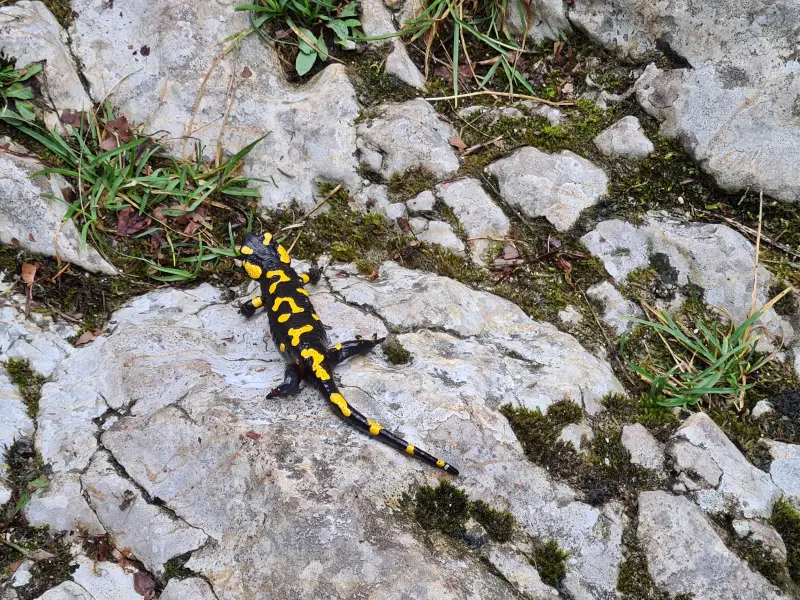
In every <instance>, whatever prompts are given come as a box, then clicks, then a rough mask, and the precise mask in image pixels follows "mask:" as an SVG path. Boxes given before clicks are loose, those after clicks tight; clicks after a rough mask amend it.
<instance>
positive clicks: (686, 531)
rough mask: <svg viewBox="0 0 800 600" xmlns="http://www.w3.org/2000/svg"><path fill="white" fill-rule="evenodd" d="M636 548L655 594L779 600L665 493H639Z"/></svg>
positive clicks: (696, 513)
mask: <svg viewBox="0 0 800 600" xmlns="http://www.w3.org/2000/svg"><path fill="white" fill-rule="evenodd" d="M636 535H637V538H638V539H639V543H640V544H641V545H642V548H643V550H644V552H645V554H646V556H647V570H648V571H649V572H650V576H651V577H652V578H653V581H654V582H655V584H656V585H657V586H658V587H659V589H661V590H663V591H666V592H668V593H669V594H671V595H679V594H687V595H688V594H691V595H692V597H693V598H695V599H696V600H777V599H779V598H784V596H782V595H781V594H780V593H779V592H778V590H777V589H776V588H775V587H773V586H772V585H771V584H770V583H769V582H768V581H767V580H766V579H764V578H763V577H762V576H761V575H759V574H757V573H755V572H754V571H752V570H750V568H749V567H748V566H747V565H746V563H744V562H742V560H741V559H739V557H737V556H736V555H735V554H733V552H731V551H730V550H728V549H727V548H726V547H725V544H724V543H723V542H722V540H721V539H720V538H719V536H718V535H717V534H716V532H715V531H714V528H713V527H712V526H711V525H710V524H709V522H708V521H706V519H705V517H704V516H703V513H702V512H701V511H700V509H699V508H697V507H696V506H695V505H694V504H693V503H692V502H691V501H690V500H688V499H687V498H683V497H680V496H673V495H672V494H669V493H667V492H642V493H640V494H639V526H638V528H637V531H636Z"/></svg>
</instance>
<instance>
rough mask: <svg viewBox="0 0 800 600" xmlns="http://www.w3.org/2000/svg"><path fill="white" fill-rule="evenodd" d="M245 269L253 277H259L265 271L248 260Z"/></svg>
mask: <svg viewBox="0 0 800 600" xmlns="http://www.w3.org/2000/svg"><path fill="white" fill-rule="evenodd" d="M244 270H245V271H247V274H248V275H249V276H250V278H251V279H258V278H259V277H261V274H262V273H263V272H264V271H262V270H261V267H259V266H258V265H253V264H250V263H249V262H247V261H245V262H244Z"/></svg>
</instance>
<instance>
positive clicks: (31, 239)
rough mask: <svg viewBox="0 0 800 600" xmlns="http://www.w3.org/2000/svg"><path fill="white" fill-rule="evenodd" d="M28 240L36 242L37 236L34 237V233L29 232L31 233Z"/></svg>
mask: <svg viewBox="0 0 800 600" xmlns="http://www.w3.org/2000/svg"><path fill="white" fill-rule="evenodd" d="M28 241H30V242H35V241H36V238H35V237H33V234H32V233H29V234H28Z"/></svg>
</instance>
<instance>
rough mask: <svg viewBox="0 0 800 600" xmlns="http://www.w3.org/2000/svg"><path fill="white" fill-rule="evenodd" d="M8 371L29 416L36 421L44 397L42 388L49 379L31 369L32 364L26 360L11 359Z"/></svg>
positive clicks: (7, 365)
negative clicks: (40, 401) (40, 400)
mask: <svg viewBox="0 0 800 600" xmlns="http://www.w3.org/2000/svg"><path fill="white" fill-rule="evenodd" d="M6 369H8V374H9V376H10V377H11V381H12V382H13V383H14V385H16V386H17V387H18V388H19V391H20V394H21V395H22V400H23V401H24V402H25V406H26V407H27V409H28V416H29V417H30V418H31V419H34V420H35V419H36V417H37V416H39V399H40V398H41V397H42V386H43V385H44V383H45V381H47V378H46V377H44V376H42V375H40V374H39V373H37V372H36V371H34V370H33V369H31V366H30V363H29V362H28V361H27V360H24V359H17V358H11V359H9V361H8V363H6Z"/></svg>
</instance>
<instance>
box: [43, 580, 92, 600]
mask: <svg viewBox="0 0 800 600" xmlns="http://www.w3.org/2000/svg"><path fill="white" fill-rule="evenodd" d="M36 600H96V599H95V598H92V596H90V595H89V592H87V591H86V590H85V589H84V588H82V587H81V586H79V585H78V584H77V583H75V582H74V581H65V582H64V583H61V584H59V585H57V586H56V587H54V588H53V589H51V590H47V591H46V592H45V593H44V594H42V595H41V596H39V597H38V598H37V599H36Z"/></svg>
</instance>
